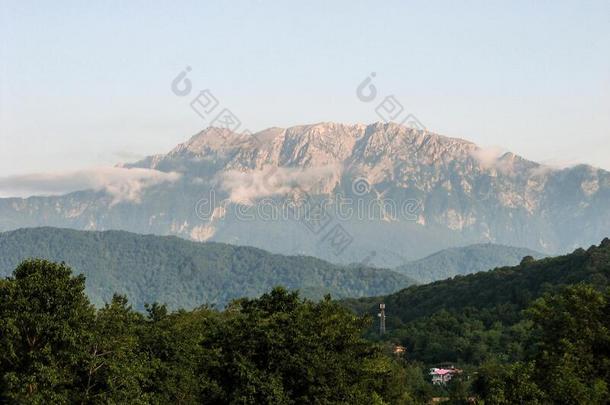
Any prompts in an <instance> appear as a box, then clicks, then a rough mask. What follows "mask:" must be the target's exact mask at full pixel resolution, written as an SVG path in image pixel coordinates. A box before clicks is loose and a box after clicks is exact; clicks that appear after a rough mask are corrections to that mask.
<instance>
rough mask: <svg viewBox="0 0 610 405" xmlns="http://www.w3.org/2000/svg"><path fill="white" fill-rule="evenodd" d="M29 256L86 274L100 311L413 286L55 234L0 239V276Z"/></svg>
mask: <svg viewBox="0 0 610 405" xmlns="http://www.w3.org/2000/svg"><path fill="white" fill-rule="evenodd" d="M32 257H36V258H44V259H47V260H51V261H55V262H65V263H66V264H68V265H69V266H71V267H72V268H73V269H74V271H75V272H76V273H82V274H84V275H85V276H86V277H87V294H88V295H89V297H90V299H91V301H92V302H93V303H94V304H96V305H98V306H99V305H102V304H103V303H104V302H109V301H110V300H111V298H112V295H113V294H114V293H120V294H125V295H126V296H127V297H128V298H129V300H130V302H131V303H132V305H134V307H135V308H137V309H142V308H143V307H144V304H145V303H151V302H162V303H165V304H167V305H169V306H170V307H171V308H193V307H195V306H199V305H202V304H204V303H209V304H215V305H217V306H224V305H225V304H226V303H228V302H229V301H230V300H232V299H234V298H238V297H256V296H259V295H261V294H263V293H264V292H267V291H269V290H270V289H271V288H273V287H274V286H277V285H282V286H284V287H286V288H289V289H300V290H301V291H302V294H304V295H305V296H307V297H309V298H315V299H318V298H321V297H322V296H323V295H325V294H327V293H330V294H332V296H333V297H358V296H370V295H379V294H386V293H390V292H393V291H397V290H399V289H400V288H404V287H405V286H408V285H410V284H412V280H410V279H409V278H408V277H406V276H404V275H401V274H398V273H396V272H393V271H390V270H383V269H373V268H365V267H356V268H352V267H350V268H347V267H342V266H337V265H334V264H331V263H328V262H325V261H323V260H319V259H316V258H312V257H307V256H282V255H274V254H271V253H268V252H265V251H263V250H260V249H256V248H251V247H238V246H232V245H227V244H222V243H197V242H191V241H187V240H183V239H180V238H177V237H161V236H153V235H137V234H133V233H128V232H122V231H106V232H86V231H75V230H68V229H58V228H33V229H20V230H17V231H12V232H5V233H0V276H5V275H9V274H10V273H11V272H12V271H13V269H14V268H15V267H16V266H17V265H18V264H19V263H20V262H21V261H22V260H24V259H27V258H32Z"/></svg>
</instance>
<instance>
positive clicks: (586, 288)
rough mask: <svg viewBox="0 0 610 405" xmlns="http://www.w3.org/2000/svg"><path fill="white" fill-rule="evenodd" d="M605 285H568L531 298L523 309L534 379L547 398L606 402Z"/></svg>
mask: <svg viewBox="0 0 610 405" xmlns="http://www.w3.org/2000/svg"><path fill="white" fill-rule="evenodd" d="M609 297H610V291H606V293H605V294H604V293H601V292H599V291H597V290H596V289H595V288H594V287H593V286H591V285H585V284H579V285H574V286H570V287H567V288H566V289H565V290H564V291H563V292H561V293H560V294H555V295H550V294H547V295H545V296H544V297H542V298H540V299H538V300H536V302H535V303H534V304H533V305H532V307H531V308H530V309H529V311H528V314H529V316H530V317H531V319H532V320H533V322H534V325H535V328H534V341H535V342H537V353H536V355H535V357H534V359H535V361H536V370H537V379H538V381H539V382H540V384H539V385H540V386H542V387H545V389H546V391H547V394H548V396H549V398H550V400H551V401H554V402H562V403H573V404H579V403H587V404H598V403H599V404H601V403H606V399H607V397H608V395H609V392H608V389H609V386H608V384H609V383H608V382H609V381H610V316H608V314H610V300H609Z"/></svg>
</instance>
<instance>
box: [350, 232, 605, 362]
mask: <svg viewBox="0 0 610 405" xmlns="http://www.w3.org/2000/svg"><path fill="white" fill-rule="evenodd" d="M580 282H585V283H589V284H592V285H594V286H596V288H598V289H603V288H605V287H607V286H610V242H603V243H602V244H601V245H600V246H599V247H596V246H593V247H591V248H590V249H588V250H587V251H584V250H582V249H579V250H577V251H575V252H574V253H572V254H570V255H566V256H561V257H556V258H548V259H542V260H538V261H531V260H524V261H523V262H522V263H521V264H520V265H518V266H515V267H504V268H500V269H495V270H492V271H489V272H484V273H477V274H472V275H468V276H458V277H455V278H453V279H450V280H443V281H437V282H435V283H432V284H427V285H421V286H412V287H408V288H406V289H404V290H402V291H399V292H397V293H394V294H391V295H389V296H386V297H376V298H361V299H348V300H344V301H342V303H343V304H344V305H346V306H347V307H349V308H351V309H352V310H354V311H355V312H356V313H361V314H366V313H368V314H370V315H375V314H376V312H377V308H378V305H379V303H380V302H384V303H385V304H386V314H387V329H388V331H389V333H388V334H387V335H386V336H385V339H390V340H395V341H398V342H400V343H401V344H402V345H404V346H406V347H407V348H408V349H409V355H410V358H411V359H415V360H420V361H423V362H425V363H426V364H435V363H440V362H445V361H448V362H453V363H461V364H466V365H468V364H472V365H478V364H481V363H483V362H485V361H489V360H493V359H498V360H500V361H503V362H509V361H511V362H512V361H518V360H523V359H524V358H525V357H526V356H527V355H528V353H527V352H528V350H530V345H529V343H528V342H527V341H526V340H527V339H528V337H529V335H530V333H531V331H530V329H531V326H532V322H531V320H529V319H527V318H526V317H524V316H523V314H522V311H523V310H524V309H526V308H527V307H528V306H529V305H531V304H532V303H533V301H534V300H535V299H536V298H538V297H541V296H542V295H544V294H545V293H548V292H559V291H561V290H562V288H563V287H565V286H567V285H573V284H576V283H580ZM375 335H376V332H375V330H374V329H371V330H370V331H369V336H370V337H371V338H373V337H374V336H375Z"/></svg>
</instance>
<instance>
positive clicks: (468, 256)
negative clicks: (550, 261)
mask: <svg viewBox="0 0 610 405" xmlns="http://www.w3.org/2000/svg"><path fill="white" fill-rule="evenodd" d="M525 256H532V257H534V258H536V259H541V258H543V257H544V256H545V255H544V254H542V253H539V252H536V251H533V250H531V249H527V248H519V247H514V246H505V245H496V244H492V243H484V244H476V245H470V246H465V247H456V248H450V249H444V250H441V251H440V252H437V253H434V254H432V255H430V256H427V257H424V258H423V259H419V260H415V261H412V262H409V263H406V264H404V265H402V266H399V267H397V268H396V271H397V272H399V273H402V274H405V275H407V276H409V277H411V278H413V279H415V280H417V281H418V282H420V283H431V282H433V281H438V280H444V279H447V278H451V277H454V276H457V275H462V276H463V275H466V274H472V273H478V272H480V271H486V270H489V269H495V268H496V267H503V266H515V265H517V264H519V262H520V261H521V259H523V258H524V257H525Z"/></svg>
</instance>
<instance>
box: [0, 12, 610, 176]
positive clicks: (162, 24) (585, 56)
mask: <svg viewBox="0 0 610 405" xmlns="http://www.w3.org/2000/svg"><path fill="white" fill-rule="evenodd" d="M23 3H25V2H23V1H14V2H13V1H4V0H0V15H1V17H0V176H8V175H14V174H25V173H31V172H48V171H63V170H68V169H69V170H72V169H77V168H91V167H100V166H109V165H113V164H115V163H117V162H120V161H132V160H134V159H137V158H139V157H141V156H143V155H147V154H153V153H161V152H166V151H168V150H169V149H171V148H172V147H173V146H175V145H176V144H177V143H179V142H183V141H184V140H186V139H187V138H188V137H190V136H191V135H192V134H194V133H196V132H197V131H199V130H201V129H202V128H203V127H205V126H207V124H208V123H209V122H206V121H205V120H203V119H202V118H200V117H199V116H198V115H196V114H195V113H194V112H193V111H192V110H191V109H190V107H189V101H190V100H191V99H192V98H193V95H191V96H189V97H178V96H176V95H175V94H173V93H172V91H171V90H170V84H171V82H172V80H173V79H174V78H175V77H176V76H177V75H178V74H179V73H180V72H181V71H182V70H183V69H184V68H185V67H186V66H190V67H191V68H192V70H191V72H190V73H189V75H188V78H189V79H190V80H191V83H192V86H193V94H195V91H198V90H203V89H206V88H207V89H210V90H211V92H212V93H213V94H214V95H215V96H216V97H217V99H218V100H219V101H220V103H221V104H222V106H224V107H228V108H230V109H231V110H232V111H233V112H234V113H235V114H236V115H237V116H238V117H239V118H240V119H241V121H242V122H243V127H245V128H248V129H250V130H258V129H263V128H266V127H270V126H282V127H284V126H290V125H296V124H303V123H313V122H319V121H338V122H346V123H353V122H365V123H366V122H373V121H378V120H379V118H378V117H377V115H376V113H375V104H376V102H373V103H364V102H362V101H360V100H359V99H358V98H357V97H356V87H357V86H358V85H359V84H360V83H361V82H362V81H363V79H364V78H365V77H367V76H368V75H369V74H370V73H371V72H375V73H376V77H375V79H374V82H373V83H374V85H375V86H376V88H377V89H378V92H379V95H380V97H385V96H386V95H395V97H396V99H397V100H399V101H400V102H401V103H402V104H403V105H404V106H405V109H406V110H408V111H409V112H411V113H413V114H414V115H415V116H417V117H418V118H419V120H420V121H421V122H422V123H424V124H425V125H426V126H427V127H428V128H429V129H430V130H432V131H435V132H439V133H441V134H445V135H449V136H456V137H462V138H466V139H469V140H471V141H474V142H476V143H479V144H481V145H485V146H491V145H499V146H503V147H505V148H507V149H509V150H512V151H514V152H516V153H518V154H521V155H523V156H525V157H527V158H530V159H533V160H538V161H545V162H553V163H564V162H568V163H575V162H585V163H590V164H593V165H596V166H600V167H604V168H606V169H609V170H610V1H607V0H606V1H599V2H587V1H573V2H561V1H547V2H544V1H536V2H534V1H512V2H491V1H480V2H474V1H465V2H452V1H446V2H440V1H438V2H436V1H435V2H429V1H421V2H417V3H415V2H407V1H384V2H373V1H370V2H358V1H354V0H350V1H329V0H325V1H300V2H292V1H279V0H278V1H275V2H272V1H248V2H246V1H224V2H220V1H218V2H216V1H214V2H211V1H201V0H199V1H193V2H163V3H161V2H151V1H141V2H138V1H130V2H118V1H117V2H112V1H104V2H76V1H75V2H64V1H54V2H31V3H38V4H30V5H28V4H23ZM102 3H103V4H102ZM174 3H175V4H174ZM458 3H459V4H458Z"/></svg>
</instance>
